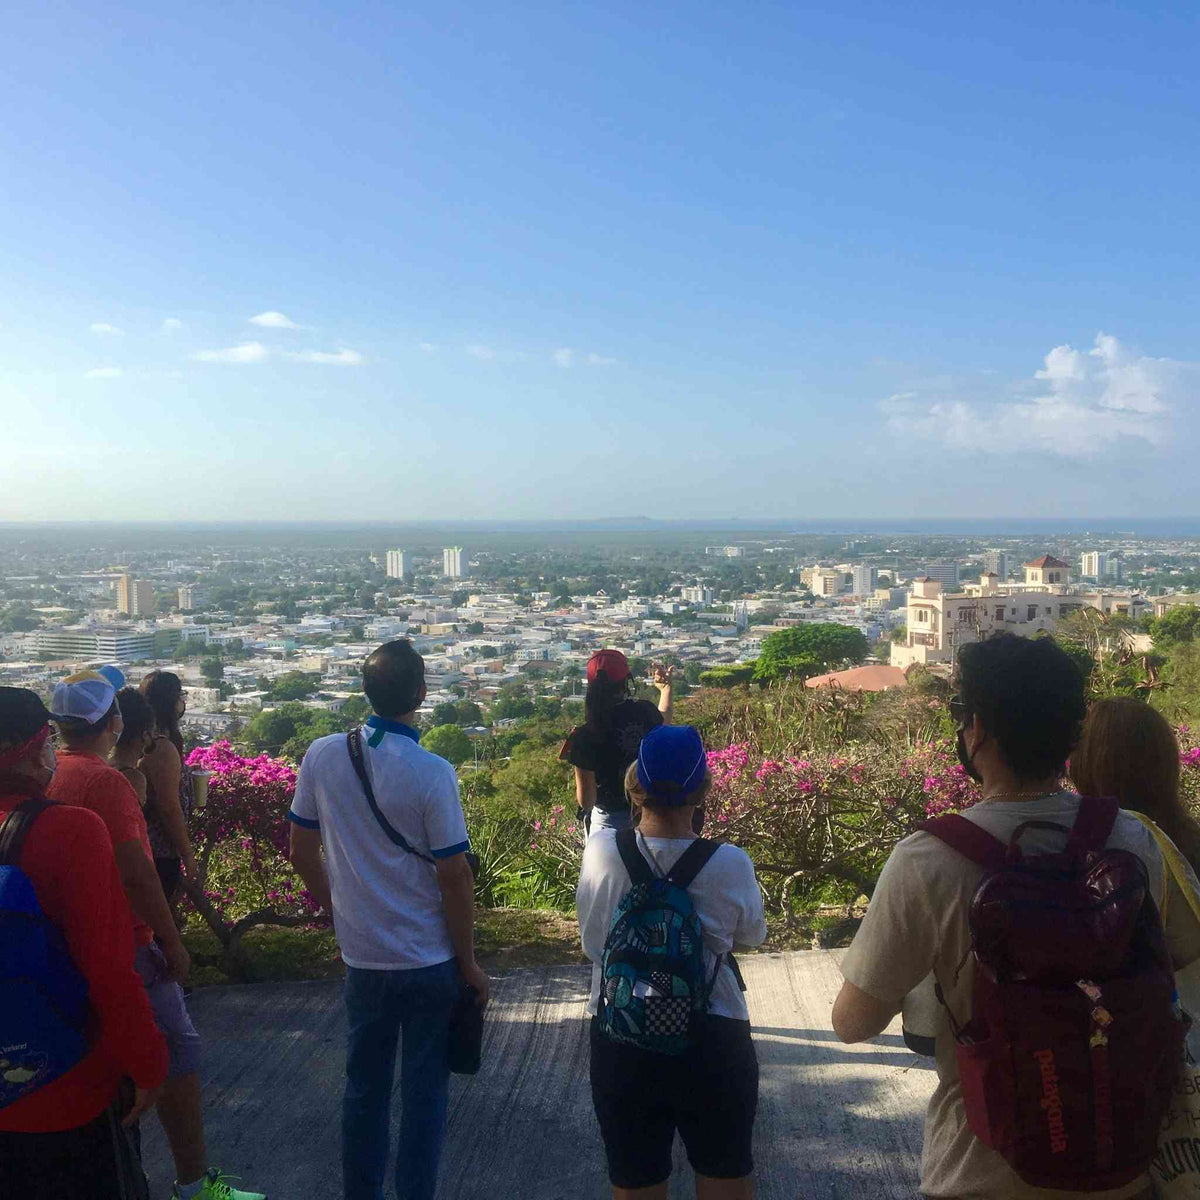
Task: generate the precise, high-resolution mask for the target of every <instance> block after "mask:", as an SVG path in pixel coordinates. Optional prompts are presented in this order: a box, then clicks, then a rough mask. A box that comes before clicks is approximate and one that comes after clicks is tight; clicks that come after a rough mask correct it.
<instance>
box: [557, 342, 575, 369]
mask: <svg viewBox="0 0 1200 1200" xmlns="http://www.w3.org/2000/svg"><path fill="white" fill-rule="evenodd" d="M554 361H555V362H556V363H557V364H558V365H559V366H560V367H573V366H574V365H575V351H574V350H572V349H571V348H570V347H569V346H564V347H563V348H562V349H561V350H555V352H554Z"/></svg>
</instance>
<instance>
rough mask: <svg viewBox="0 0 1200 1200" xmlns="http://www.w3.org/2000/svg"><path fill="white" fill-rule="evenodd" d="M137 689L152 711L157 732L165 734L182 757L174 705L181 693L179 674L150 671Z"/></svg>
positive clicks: (177, 715) (181, 739)
mask: <svg viewBox="0 0 1200 1200" xmlns="http://www.w3.org/2000/svg"><path fill="white" fill-rule="evenodd" d="M138 691H139V692H141V694H142V695H143V696H144V697H145V699H146V703H147V704H149V705H150V708H151V710H152V711H153V713H154V724H155V726H156V727H157V729H158V732H159V733H161V734H163V735H165V736H166V737H167V739H168V740H169V741H170V743H171V745H172V746H174V747H175V749H176V750H178V751H179V757H180V758H181V759H182V758H183V735H182V734H181V733H180V732H179V714H178V713H177V712H176V711H175V706H176V705H177V704H178V703H179V698H180V696H182V695H183V684H182V683H181V682H180V681H179V676H178V675H176V674H174V673H173V672H171V671H151V672H150V674H149V675H147V676H146V678H145V679H143V680H142V682H141V683H139V684H138Z"/></svg>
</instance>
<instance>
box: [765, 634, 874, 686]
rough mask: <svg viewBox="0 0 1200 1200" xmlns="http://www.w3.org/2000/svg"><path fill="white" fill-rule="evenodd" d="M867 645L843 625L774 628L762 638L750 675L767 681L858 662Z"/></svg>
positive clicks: (863, 654) (819, 672)
mask: <svg viewBox="0 0 1200 1200" xmlns="http://www.w3.org/2000/svg"><path fill="white" fill-rule="evenodd" d="M869 651H870V646H869V645H868V644H867V639H866V638H865V637H864V636H863V634H862V633H861V632H860V631H859V630H857V629H851V628H850V627H849V626H847V625H834V624H825V623H821V624H813V625H796V626H793V627H791V628H788V629H777V630H776V631H775V632H774V633H771V634H768V635H767V637H766V638H765V639H764V641H763V648H762V653H761V654H760V655H759V657H758V666H757V667H756V669H755V672H754V677H755V678H756V679H759V680H764V681H771V680H775V679H783V678H784V677H786V676H788V675H799V676H801V677H802V678H807V677H808V676H810V675H819V674H821V672H823V671H828V670H830V669H831V668H833V667H840V666H843V665H844V664H846V663H861V662H862V660H863V659H864V658H866V657H867V654H868V652H869Z"/></svg>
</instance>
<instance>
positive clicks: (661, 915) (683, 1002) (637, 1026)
mask: <svg viewBox="0 0 1200 1200" xmlns="http://www.w3.org/2000/svg"><path fill="white" fill-rule="evenodd" d="M616 841H617V849H618V850H619V851H620V852H621V860H622V862H624V864H625V869H626V870H627V871H628V872H629V878H630V880H631V881H632V883H633V887H632V888H631V889H630V891H629V892H627V893H626V894H625V896H624V897H622V899H621V903H620V904H618V905H617V911H616V913H615V914H614V915H613V923H612V928H611V929H610V930H609V933H608V939H607V940H606V941H605V943H604V954H603V955H602V957H601V959H600V1004H599V1008H598V1010H597V1016H598V1017H599V1020H600V1028H601V1030H602V1031H603V1032H604V1033H605V1034H606V1035H607V1036H608V1037H610V1038H612V1039H613V1040H614V1041H618V1042H626V1043H628V1044H630V1045H634V1046H640V1047H641V1048H642V1049H643V1050H651V1051H654V1052H655V1053H658V1054H682V1053H683V1052H684V1051H685V1050H687V1049H688V1048H689V1047H690V1046H694V1045H695V1044H696V1042H697V1041H698V1039H699V1035H700V1026H701V1019H702V1018H703V1016H704V1014H705V1013H706V1012H708V1003H709V998H710V997H711V995H712V989H713V984H715V983H716V980H717V973H718V972H719V971H720V970H721V966H722V963H723V962H724V956H722V957H720V958H718V959H717V966H716V970H714V971H713V974H712V978H708V976H707V972H706V971H705V969H704V942H703V940H702V938H701V935H700V918H699V917H698V916H697V915H696V909H695V906H694V905H693V904H692V898H691V896H689V895H688V890H687V889H688V887H689V886H690V885H691V883H692V881H693V880H694V879H695V878H696V876H697V875H698V874H699V873H700V871H701V870H702V869H703V867H704V865H705V864H706V863H707V862H708V860H709V859H710V858H712V856H713V855H714V854H715V853H716V852H717V848H718V847H719V846H720V842H713V841H709V840H707V839H705V838H697V839H696V840H695V841H694V842H693V843H692V844H691V845H690V846H689V847H688V848H687V849H686V850H685V851H684V852H683V854H682V855H681V856H680V858H679V861H678V862H677V863H676V864H675V865H674V866H673V867H672V868H671V870H670V871H668V872H667V874H666V875H658V874H656V873H655V871H654V870H653V869H652V868H651V865H650V864H649V863H648V862H647V861H646V859H645V858H644V857H643V855H642V853H641V851H640V850H639V848H638V844H637V831H636V830H633V829H623V830H621V832H620V833H618V834H617V838H616Z"/></svg>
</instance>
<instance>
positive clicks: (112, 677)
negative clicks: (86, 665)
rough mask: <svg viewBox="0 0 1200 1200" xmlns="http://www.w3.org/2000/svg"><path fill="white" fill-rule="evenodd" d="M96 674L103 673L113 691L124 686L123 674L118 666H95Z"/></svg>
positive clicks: (117, 690)
mask: <svg viewBox="0 0 1200 1200" xmlns="http://www.w3.org/2000/svg"><path fill="white" fill-rule="evenodd" d="M96 674H97V675H103V676H104V678H105V679H107V680H108V682H109V683H111V684H112V686H113V691H114V692H119V691H120V690H121V689H122V688H123V687H124V686H125V676H124V674H123V673H122V672H121V670H120V669H119V668H118V667H97V668H96Z"/></svg>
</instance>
